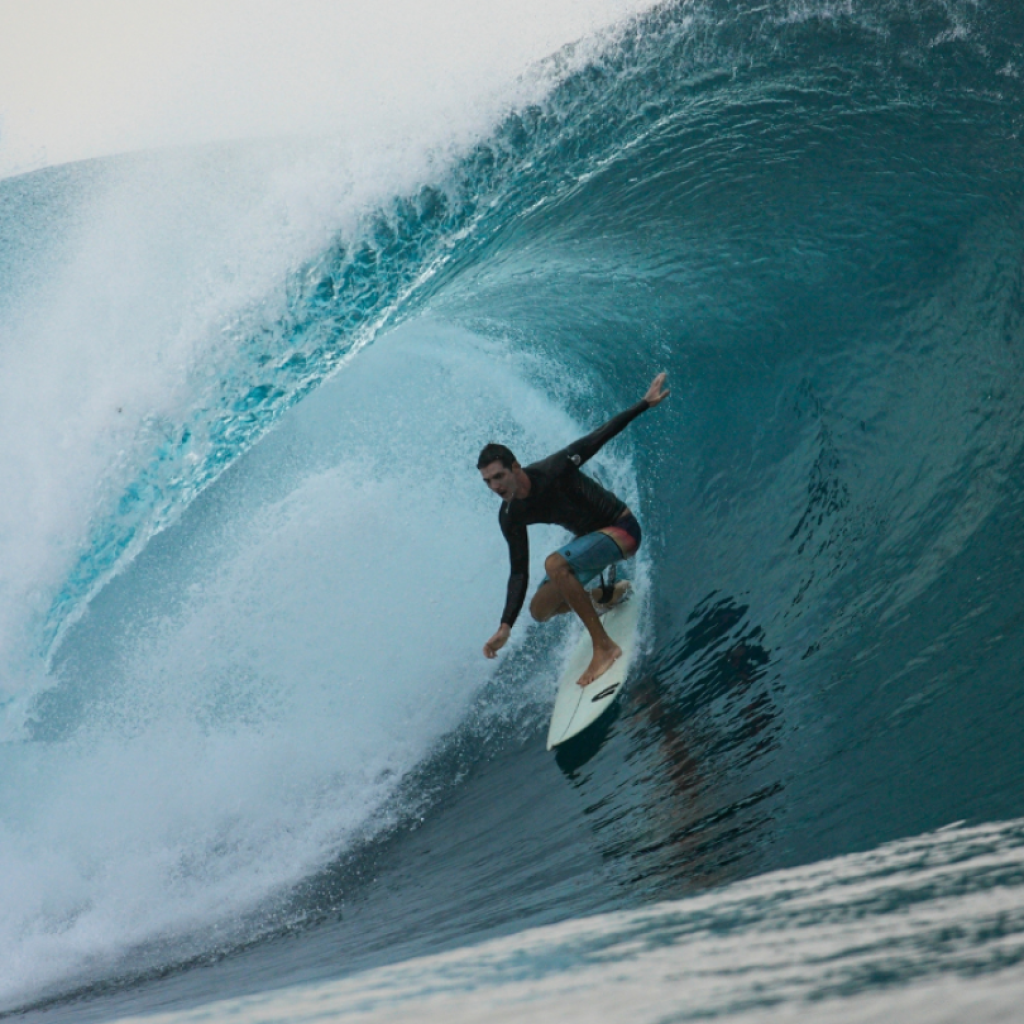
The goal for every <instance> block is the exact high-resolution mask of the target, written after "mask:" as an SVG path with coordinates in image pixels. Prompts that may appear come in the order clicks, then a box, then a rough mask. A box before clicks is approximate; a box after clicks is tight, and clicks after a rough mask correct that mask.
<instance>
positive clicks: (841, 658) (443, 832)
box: [0, 0, 1024, 1020]
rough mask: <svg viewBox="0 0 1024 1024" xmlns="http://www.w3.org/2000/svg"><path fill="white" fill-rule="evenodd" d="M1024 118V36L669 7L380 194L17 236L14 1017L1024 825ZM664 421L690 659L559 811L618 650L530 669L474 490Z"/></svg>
mask: <svg viewBox="0 0 1024 1024" xmlns="http://www.w3.org/2000/svg"><path fill="white" fill-rule="evenodd" d="M1022 74H1024V15H1022V14H1021V12H1019V11H1018V10H1016V8H1014V7H1013V6H1012V5H996V4H980V3H975V2H963V3H957V2H955V0H945V2H941V3H940V2H934V3H920V2H913V3H910V2H906V3H900V2H886V3H869V2H864V3H854V2H835V3H813V2H804V0H801V2H795V0H794V2H790V3H776V4H770V5H761V4H757V5H754V4H745V3H737V2H731V3H724V2H722V3H716V2H708V3H681V4H670V5H667V6H664V7H662V8H659V9H657V10H655V11H654V12H653V13H652V14H649V15H646V16H644V17H642V18H639V19H637V20H635V21H633V22H630V23H629V24H627V25H624V26H620V28H619V29H617V30H616V31H615V32H613V33H610V34H608V35H607V36H605V37H604V38H603V39H602V40H601V41H599V42H598V43H595V44H593V46H590V45H588V46H587V47H579V48H577V49H576V50H572V51H566V52H565V53H562V54H560V55H558V56H557V57H556V58H554V59H553V60H552V62H551V63H550V65H549V66H546V67H545V68H544V69H542V73H541V74H540V75H539V78H538V81H541V80H542V81H543V82H544V83H545V84H544V87H543V89H540V90H539V92H540V93H541V94H543V97H542V98H540V99H536V102H530V103H527V104H524V105H522V106H520V107H519V108H517V110H516V111H515V112H513V113H510V114H507V116H505V117H504V119H503V120H500V121H499V122H498V123H497V125H496V127H494V129H493V131H492V132H491V133H490V134H489V135H487V136H486V137H484V138H482V139H479V140H477V141H476V142H475V143H474V144H473V145H467V146H465V147H463V150H462V151H461V152H460V153H459V154H457V155H456V156H454V157H452V156H451V155H450V154H449V157H448V158H447V162H444V161H441V160H440V159H434V158H431V159H430V160H426V159H425V160H424V161H423V162H422V164H418V165H416V167H414V168H411V169H410V168H406V169H405V172H404V176H402V175H398V176H395V177H390V178H386V179H382V180H381V181H380V182H378V186H379V187H378V188H377V191H374V190H373V189H366V188H363V189H362V190H360V189H358V188H355V187H354V186H353V184H352V181H351V180H350V179H345V180H343V181H341V184H339V180H341V179H340V178H339V177H337V175H340V174H341V171H339V167H343V166H344V161H343V160H342V161H341V163H339V157H338V155H337V154H336V153H333V152H332V153H330V154H328V155H325V151H324V150H323V149H322V148H318V147H317V146H314V145H312V144H310V146H308V147H299V146H297V145H293V146H291V147H287V148H286V147H272V146H264V147H256V148H248V149H244V150H242V149H237V148H236V149H230V148H214V149H212V150H206V151H203V152H202V153H199V154H186V155H166V154H165V155H160V156H152V157H146V158H133V159H131V160H127V161H124V160H122V161H100V162H98V163H95V164H89V165H81V166H73V167H67V168H58V169H56V170H53V171H49V172H41V173H38V174H35V175H30V176H27V177H25V178H20V179H12V180H9V181H6V182H3V183H0V222H2V223H3V224H4V225H7V226H9V229H8V230H5V234H4V237H5V238H7V239H8V241H7V242H6V243H5V245H6V248H5V250H4V252H3V255H2V262H0V273H2V274H3V276H4V280H5V281H6V282H7V283H8V287H6V289H5V290H4V296H5V297H4V298H3V299H0V302H3V303H4V304H5V306H4V311H5V316H6V319H7V322H8V324H9V325H10V326H9V328H8V330H7V332H6V333H5V336H4V339H3V348H2V350H0V361H2V364H3V369H4V376H5V379H6V380H8V381H11V382H13V386H12V387H11V389H10V394H9V396H8V399H6V400H5V404H4V408H3V409H2V410H0V423H2V424H3V429H4V434H5V437H6V438H8V439H9V444H8V451H7V452H6V453H5V454H4V455H3V456H2V457H0V458H2V465H3V468H4V475H5V478H6V479H7V480H8V486H9V488H10V492H11V499H10V501H9V502H8V503H7V508H6V510H5V511H4V512H3V513H0V516H2V518H0V544H2V545H3V553H4V558H5V562H6V565H7V566H8V569H7V572H6V579H5V580H4V581H3V582H2V583H0V645H2V650H0V654H2V659H3V679H2V684H0V685H2V686H3V699H4V702H5V703H4V705H3V711H4V714H5V724H4V730H5V732H4V736H5V742H4V744H3V746H2V747H0V758H2V762H3V770H2V772H0V808H2V816H0V893H2V898H0V906H3V908H4V909H3V912H2V917H0V964H2V965H3V967H2V968H0V1007H2V1008H14V1007H25V1006H28V1005H35V1006H37V1007H40V1008H42V1007H44V1006H45V1007H49V1009H46V1010H45V1012H44V1010H43V1009H40V1013H42V1014H43V1016H46V1017H48V1018H52V1019H59V1018H60V1015H61V1013H62V1012H64V1011H63V1010H62V1009H61V1008H62V1007H66V1005H67V1004H65V1003H64V1002H62V1000H63V999H64V998H65V997H66V996H67V994H68V993H71V992H76V993H79V994H81V993H92V994H93V995H98V994H100V993H102V994H103V997H104V998H103V1000H100V1009H98V1010H95V1011H94V1012H95V1014H96V1016H97V1017H100V1016H102V1015H103V1014H107V1015H108V1016H109V1015H110V1014H112V1013H113V1012H114V1011H115V1010H120V1009H124V1008H126V1007H128V1008H132V1009H140V1008H141V1009H146V1008H148V1007H149V1006H150V1005H151V1003H150V1002H147V1000H150V1001H151V1002H152V1003H155V1001H156V1000H157V999H158V998H159V999H160V1000H161V1001H162V1002H161V1005H166V1003H167V1002H168V1001H169V1000H170V1001H173V1000H179V1001H182V1002H189V1001H192V1002H195V1001H197V1000H200V1001H201V1000H202V998H204V997H203V996H201V995H199V994H198V993H200V992H201V991H206V990H207V989H209V988H211V987H212V988H214V989H216V990H218V991H241V990H245V989H246V988H250V987H253V986H254V985H258V986H271V985H273V984H275V983H285V982H287V981H289V980H291V979H293V978H295V977H298V976H299V975H300V974H301V976H302V977H303V978H304V979H306V978H309V977H310V976H320V977H333V976H336V975H337V974H340V973H345V972H350V971H353V970H355V969H357V968H359V967H365V966H368V965H376V964H379V963H381V962H384V961H387V960H393V959H398V958H401V957H405V956H410V955H413V954H417V953H422V952H426V951H434V950H436V949H439V948H446V947H451V946H456V945H460V944H464V943H465V942H467V941H469V940H470V939H475V938H479V937H483V936H488V935H493V934H497V933H507V932H511V931H515V930H517V929H520V928H523V927H526V926H527V925H532V924H543V923H547V922H550V921H554V920H563V919H567V918H572V917H577V916H580V915H583V914H585V913H591V912H595V911H605V910H610V909H620V908H630V907H635V906H636V905H638V904H640V903H642V902H644V901H647V900H650V899H654V898H664V897H669V896H672V897H678V896H684V895H687V894H692V893H695V892H698V891H702V890H705V889H708V888H709V887H711V886H715V885H722V884H724V883H731V882H735V881H737V880H740V879H744V878H747V877H749V876H752V875H755V874H761V873H763V872H766V871H769V870H774V869H779V868H787V867H792V866H794V865H800V864H807V863H811V862H816V861H819V860H822V859H823V858H827V857H844V856H850V855H852V854H854V853H856V852H857V851H864V850H868V849H872V848H874V847H876V846H878V845H879V844H882V843H885V842H888V841H891V840H894V839H897V838H900V837H906V836H913V835H916V834H919V833H921V832H925V831H928V830H933V829H936V828H940V827H942V826H945V825H947V824H949V823H951V822H955V821H966V822H969V823H985V822H992V821H996V820H1000V819H1008V818H1015V817H1020V816H1022V815H1024V806H1022V797H1021V794H1022V793H1024V786H1022V782H1024V735H1022V733H1024V715H1022V714H1021V713H1020V712H1021V703H1022V696H1021V688H1020V685H1019V682H1018V673H1017V670H1016V665H1017V664H1018V663H1019V661H1020V659H1021V656H1022V653H1024V651H1022V647H1024V639H1022V634H1021V631H1020V630H1019V629H1018V628H1017V624H1018V623H1019V621H1021V618H1022V616H1024V605H1022V604H1021V599H1020V597H1019V595H1020V594H1021V593H1024V587H1022V586H1021V582H1022V581H1021V567H1020V566H1021V560H1020V557H1019V556H1020V553H1021V552H1022V551H1024V529H1022V527H1021V525H1020V523H1021V517H1020V515H1019V509H1020V505H1021V501H1022V499H1024V487H1022V485H1021V473H1020V468H1021V462H1022V453H1021V447H1022V444H1024V423H1022V410H1024V395H1022V393H1021V392H1022V391H1024V384H1022V383H1021V381H1022V380H1024V377H1022V374H1021V365H1020V364H1021V361H1022V358H1024V231H1022V228H1024V222H1022V213H1024V211H1022V206H1021V203H1022V195H1024V190H1022V184H1024V181H1022V177H1024V161H1022V159H1021V157H1022V153H1021V144H1020V130H1021V111H1022V110H1024V85H1022V80H1021V75H1022ZM417 175H418V177H417ZM324 195H326V196H327V198H324ZM311 197H313V198H311ZM104 339H110V340H104ZM127 339H130V340H131V344H130V345H129V344H128V341H127ZM371 342H372V344H370V343H371ZM661 369H666V370H668V372H669V375H670V380H671V383H672V386H673V395H672V398H671V399H670V401H669V402H668V403H666V404H665V405H664V406H662V407H660V408H659V409H658V410H656V411H654V412H651V413H649V414H647V415H645V416H644V417H643V418H642V419H641V420H639V421H638V422H637V423H635V424H634V425H633V426H631V427H630V428H629V431H628V432H627V433H626V434H625V435H623V437H622V439H621V440H617V441H616V442H615V443H614V445H612V446H610V447H609V449H608V451H607V452H606V453H603V454H602V457H601V458H600V459H599V460H598V464H597V472H598V473H599V474H600V475H601V476H602V477H603V478H604V479H605V480H606V481H607V482H609V483H610V484H611V485H613V486H614V487H615V488H616V490H618V491H619V493H621V494H622V495H623V497H625V498H626V499H627V500H628V501H629V502H630V504H631V505H632V506H633V507H634V508H636V509H638V510H639V513H640V517H641V519H642V521H643V525H644V531H645V543H644V547H643V549H642V555H641V557H640V558H639V559H638V563H637V565H636V567H635V571H636V574H637V577H638V582H639V585H640V586H641V588H642V590H643V591H644V592H645V594H646V595H647V603H646V606H645V609H646V615H645V623H646V624H645V636H646V648H645V653H644V655H643V657H642V659H641V661H640V663H639V664H638V665H637V666H636V669H635V671H634V674H633V676H632V681H631V683H630V685H629V688H628V691H627V692H626V693H625V694H624V696H623V697H622V699H621V701H620V702H619V705H618V707H617V710H616V712H615V713H614V714H613V715H611V716H609V718H608V720H607V721H605V722H604V723H603V725H602V726H601V727H600V728H599V729H598V730H597V732H596V733H595V734H591V735H589V736H586V737H584V738H582V739H581V741H580V742H579V743H577V744H576V745H575V746H572V747H568V748H565V749H564V750H563V751H562V753H560V754H559V756H558V758H557V759H556V760H555V761H554V762H552V759H551V757H550V755H547V754H545V753H544V750H543V735H544V728H545V719H546V715H547V711H548V708H549V705H550V696H551V685H552V684H551V677H552V675H553V671H554V667H555V666H556V665H557V660H558V658H559V657H560V652H561V650H562V648H563V647H564V645H565V644H566V643H567V642H568V641H569V640H570V639H571V632H572V631H571V626H570V625H569V624H565V623H562V624H560V625H559V626H552V627H535V628H526V627H525V626H523V627H521V628H520V629H519V630H518V632H517V640H516V643H515V645H514V646H513V648H512V649H511V650H510V651H509V652H508V653H507V655H506V656H504V657H503V658H502V659H501V662H500V664H499V665H498V666H497V667H495V666H493V665H491V664H490V663H487V662H485V661H484V659H482V658H481V657H480V655H479V648H480V646H481V644H482V643H483V641H484V640H485V639H486V638H487V636H488V635H489V634H490V632H491V631H492V630H493V628H494V625H495V623H496V620H497V617H498V614H499V613H500V609H501V604H502V600H503V591H504V576H505V571H506V566H505V554H504V549H503V543H502V541H501V538H500V535H499V534H498V531H497V528H496V523H495V518H496V507H495V505H494V503H493V501H491V500H490V498H491V496H490V495H489V494H487V493H486V492H485V491H483V489H482V488H481V486H480V484H479V482H478V480H477V478H476V474H475V470H474V469H473V465H474V461H475V453H476V451H477V450H478V449H479V447H480V445H481V444H482V443H483V442H485V441H487V440H490V439H491V438H498V437H500V438H504V439H505V440H506V441H507V442H508V443H509V444H511V445H512V447H513V448H514V450H516V451H517V452H518V453H520V455H521V457H522V458H523V459H524V461H526V460H527V459H531V460H532V459H533V458H538V457H541V456H543V455H544V454H546V453H547V452H548V451H550V450H553V449H554V448H556V447H559V446H561V445H562V444H564V443H566V442H567V441H568V440H571V439H572V438H573V437H574V436H577V435H578V434H579V433H582V432H584V431H585V430H586V429H589V428H590V427H591V426H592V425H593V424H595V423H596V422H600V421H602V420H603V419H605V418H607V417H608V416H609V415H611V414H612V413H614V412H616V411H618V410H619V409H620V408H623V407H625V406H626V405H628V404H632V402H634V401H635V400H636V398H637V397H638V396H639V395H640V394H642V392H643V389H644V388H645V387H646V385H647V382H648V381H649V379H650V378H651V377H652V376H653V374H654V373H655V372H657V371H658V370H661ZM531 536H532V540H533V559H534V572H535V573H536V572H538V571H539V566H540V563H541V561H542V559H543V555H544V554H545V553H546V551H547V550H550V549H551V547H552V546H554V545H555V544H557V543H558V536H559V534H558V531H557V530H554V529H550V530H538V531H536V532H535V533H533V534H532V535H531ZM840 873H841V872H840ZM912 883H913V879H911V884H912ZM837 884H838V883H837ZM285 937H290V943H291V944H290V945H289V942H285V941H284V939H285ZM936 956H937V957H940V961H941V956H940V954H936ZM211 965H212V966H211ZM938 969H941V962H940V963H939V968H938ZM950 969H955V968H953V967H951V968H950ZM203 972H206V973H205V974H204V973H203ZM198 975H202V976H203V978H209V979H212V980H204V981H202V982H198V981H197V982H195V984H194V988H192V989H190V988H189V982H187V981H183V980H182V979H183V978H193V977H196V976H198ZM256 977H258V978H259V979H260V980H259V981H258V982H255V981H253V980H252V979H253V978H256ZM147 979H148V983H147V984H145V985H143V984H142V982H143V981H147ZM897 980H898V979H897ZM875 983H876V982H872V981H871V980H870V979H867V980H865V981H864V983H863V984H864V986H866V987H870V986H871V985H872V984H875ZM877 984H882V982H881V981H877ZM160 986H164V988H163V989H160ZM204 986H205V987H204ZM112 990H115V991H116V992H120V993H121V994H120V995H110V992H111V991H112ZM157 991H161V992H162V993H163V994H162V995H160V996H158V995H156V994H154V993H156V992H157ZM125 993H128V994H127V995H126V994H125ZM104 1000H105V1001H104ZM118 1000H120V1002H119V1001H118ZM72 1009H73V1012H74V1013H79V1014H81V1012H82V1007H81V1005H75V1006H74V1007H73V1008H72ZM69 1012H71V1011H69ZM76 1019H79V1020H81V1019H83V1018H82V1017H81V1016H79V1017H78V1018H76Z"/></svg>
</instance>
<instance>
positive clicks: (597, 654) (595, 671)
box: [576, 640, 622, 686]
mask: <svg viewBox="0 0 1024 1024" xmlns="http://www.w3.org/2000/svg"><path fill="white" fill-rule="evenodd" d="M621 657H622V648H621V647H620V646H619V645H618V644H617V643H615V642H614V641H612V640H609V641H608V643H607V645H602V646H601V647H598V648H597V649H596V650H595V651H594V656H593V658H591V659H590V664H589V665H588V666H587V671H586V672H584V673H583V675H581V676H580V677H579V679H577V680H576V683H577V685H578V686H589V685H590V684H591V683H592V682H593V681H594V680H595V679H600V678H601V676H603V675H604V674H605V672H607V671H608V669H610V668H611V667H612V665H614V664H615V662H617V661H618V660H619V658H621Z"/></svg>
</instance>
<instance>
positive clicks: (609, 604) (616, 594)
mask: <svg viewBox="0 0 1024 1024" xmlns="http://www.w3.org/2000/svg"><path fill="white" fill-rule="evenodd" d="M632 589H633V584H632V583H630V582H629V580H620V581H619V582H618V583H616V584H615V587H614V589H613V590H612V596H611V597H610V598H609V599H608V600H607V601H603V602H602V601H600V600H598V598H599V597H600V596H601V588H600V587H597V588H596V589H595V590H592V591H591V592H590V600H591V601H592V602H593V604H594V607H595V608H596V609H597V614H598V615H603V614H604V613H605V612H606V611H608V610H609V609H610V608H614V607H615V606H616V605H617V604H622V602H623V601H625V599H626V597H627V596H628V595H629V592H630V591H631V590H632Z"/></svg>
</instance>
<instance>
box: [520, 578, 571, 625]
mask: <svg viewBox="0 0 1024 1024" xmlns="http://www.w3.org/2000/svg"><path fill="white" fill-rule="evenodd" d="M571 611H572V609H571V608H570V607H569V606H568V605H567V604H566V603H565V598H564V597H562V592H561V591H560V590H559V589H558V587H556V586H555V585H554V583H552V582H551V580H550V579H545V580H544V581H543V582H542V583H541V585H540V586H539V587H538V588H537V593H536V594H534V595H533V600H532V601H531V602H530V614H531V615H532V616H533V617H534V619H536V620H537V622H547V621H548V619H553V618H554V617H555V616H556V615H564V614H565V613H566V612H571Z"/></svg>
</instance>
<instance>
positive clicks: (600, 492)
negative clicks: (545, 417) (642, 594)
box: [498, 399, 650, 626]
mask: <svg viewBox="0 0 1024 1024" xmlns="http://www.w3.org/2000/svg"><path fill="white" fill-rule="evenodd" d="M649 408H650V406H649V405H648V404H647V401H646V399H641V400H640V401H639V402H637V404H636V405H634V406H633V407H632V408H630V409H627V410H626V411H625V412H620V413H619V415H618V416H613V417H612V418H611V419H610V420H609V421H608V422H607V423H606V424H605V425H604V426H603V427H598V428H597V430H595V431H594V432H593V433H591V434H587V436H586V437H581V438H580V439H579V440H578V441H574V442H573V443H572V444H571V445H569V446H568V447H567V448H563V449H562V450H561V451H558V452H555V454H554V455H549V456H548V457H547V458H546V459H542V460H541V461H540V462H534V463H533V464H531V465H529V466H526V467H525V468H524V470H523V472H525V473H526V475H527V476H528V477H529V478H530V493H529V495H527V497H525V498H513V499H512V501H505V502H502V504H501V511H500V512H499V513H498V523H499V524H500V526H501V532H502V533H503V534H504V535H505V540H506V541H508V555H509V561H510V563H511V572H510V574H509V578H508V596H507V597H506V600H505V610H504V611H503V612H502V614H501V621H502V622H504V623H507V624H508V625H509V626H511V625H513V624H514V623H515V621H516V618H517V617H518V615H519V612H520V611H521V610H522V607H523V602H524V601H525V600H526V590H527V587H528V586H529V583H530V541H529V537H528V536H527V532H526V527H527V526H529V525H531V524H533V523H557V524H558V525H559V526H564V527H565V528H566V529H567V530H571V531H572V532H573V533H574V534H575V535H576V536H577V537H581V536H583V534H585V533H593V532H594V531H595V530H601V529H604V527H606V526H611V525H612V523H614V522H615V520H616V519H618V518H619V516H621V515H622V513H623V512H625V511H626V503H625V502H624V501H622V500H621V499H620V498H618V497H616V496H615V495H614V494H612V492H611V491H609V490H606V489H605V488H604V487H602V486H601V485H600V484H599V483H598V482H597V481H596V480H594V479H592V478H591V477H589V476H587V475H586V474H585V473H581V472H580V466H582V465H583V463H584V462H586V461H587V460H588V459H590V458H592V457H593V456H594V455H596V454H597V453H598V452H599V451H600V450H601V448H602V446H603V445H605V444H607V443H608V442H609V441H610V440H611V439H612V438H613V437H615V435H616V434H618V433H620V432H621V431H622V430H624V429H625V428H626V427H627V426H628V425H629V424H630V423H632V422H633V420H635V419H636V418H637V416H639V415H640V413H642V412H644V411H646V410H647V409H649Z"/></svg>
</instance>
